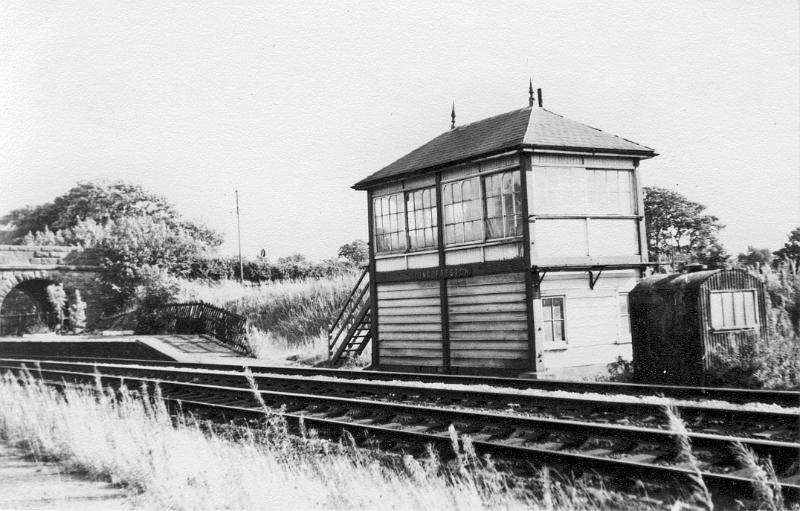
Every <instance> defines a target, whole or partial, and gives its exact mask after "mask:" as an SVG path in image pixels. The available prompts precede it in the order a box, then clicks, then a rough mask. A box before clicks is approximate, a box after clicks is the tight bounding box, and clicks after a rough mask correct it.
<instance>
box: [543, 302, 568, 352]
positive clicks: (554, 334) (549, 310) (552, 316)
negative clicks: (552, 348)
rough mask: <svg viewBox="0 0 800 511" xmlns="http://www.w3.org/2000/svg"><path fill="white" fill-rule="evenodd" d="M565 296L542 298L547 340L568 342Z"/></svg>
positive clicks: (544, 328) (544, 332) (545, 338)
mask: <svg viewBox="0 0 800 511" xmlns="http://www.w3.org/2000/svg"><path fill="white" fill-rule="evenodd" d="M565 316H566V315H565V314H564V297H563V296H552V297H548V298H542V318H543V321H542V333H543V336H544V340H545V341H546V342H566V341H567V335H566V328H564V327H565Z"/></svg>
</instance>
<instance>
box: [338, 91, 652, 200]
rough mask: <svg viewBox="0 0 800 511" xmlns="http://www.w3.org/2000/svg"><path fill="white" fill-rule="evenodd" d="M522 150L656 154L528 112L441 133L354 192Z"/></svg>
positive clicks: (551, 116)
mask: <svg viewBox="0 0 800 511" xmlns="http://www.w3.org/2000/svg"><path fill="white" fill-rule="evenodd" d="M521 147H538V148H542V149H545V148H546V149H559V150H575V151H608V152H615V153H622V154H632V155H637V156H639V157H642V158H650V157H652V156H655V151H654V150H653V149H651V148H649V147H646V146H643V145H640V144H637V143H635V142H631V141H630V140H627V139H624V138H622V137H618V136H616V135H612V134H610V133H606V132H605V131H602V130H599V129H597V128H593V127H591V126H587V125H586V124H582V123H579V122H576V121H573V120H570V119H567V118H566V117H564V116H561V115H559V114H556V113H553V112H551V111H549V110H546V109H544V108H538V107H527V108H522V109H519V110H514V111H512V112H507V113H504V114H500V115H496V116H494V117H489V118H487V119H483V120H480V121H476V122H473V123H471V124H467V125H464V126H458V127H456V128H455V129H452V130H449V131H447V132H445V133H442V134H441V135H439V136H438V137H436V138H434V139H433V140H431V141H430V142H428V143H426V144H424V145H422V146H420V147H419V148H417V149H415V150H413V151H411V152H410V153H408V154H407V155H405V156H403V157H402V158H400V159H398V160H397V161H395V162H394V163H392V164H390V165H387V166H386V167H384V168H382V169H381V170H379V171H378V172H375V173H374V174H372V175H370V176H369V177H367V178H365V179H362V180H361V181H359V182H358V183H356V184H355V185H354V186H353V188H356V189H364V188H367V187H369V186H370V185H372V184H376V183H379V182H382V181H386V180H391V179H393V178H398V177H400V176H405V175H408V174H412V173H416V172H423V171H425V170H426V169H431V168H435V167H440V166H443V165H447V164H452V163H456V162H459V161H463V160H466V159H470V158H475V157H479V156H483V155H490V154H496V153H500V152H503V151H507V150H511V149H516V148H521Z"/></svg>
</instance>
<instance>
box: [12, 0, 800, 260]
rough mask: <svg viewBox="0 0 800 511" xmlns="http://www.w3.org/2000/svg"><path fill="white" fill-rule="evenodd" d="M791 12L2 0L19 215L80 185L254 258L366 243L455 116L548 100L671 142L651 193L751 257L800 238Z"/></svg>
mask: <svg viewBox="0 0 800 511" xmlns="http://www.w3.org/2000/svg"><path fill="white" fill-rule="evenodd" d="M799 27H800V14H799V11H798V2H797V1H792V0H772V1H770V0H767V1H760V2H752V1H750V0H721V1H697V0H693V1H672V2H659V1H641V0H638V1H611V0H605V1H603V0H601V1H598V0H594V1H586V2H584V1H566V2H556V1H552V2H547V3H543V2H512V1H509V2H435V3H434V2H380V3H379V2H366V1H363V2H322V1H319V2H316V1H305V2H302V3H300V2H265V1H258V2H244V1H237V2H232V1H227V2H226V1H222V2H220V1H213V2H212V1H194V2H183V1H174V0H172V1H169V2H165V1H157V2H151V1H146V0H145V1H137V2H119V1H117V2H110V1H107V0H104V1H94V2H93V1H80V2H77V1H69V0H67V1H44V0H43V1H37V2H30V1H27V0H3V1H2V2H1V3H0V214H2V213H5V212H7V211H9V210H11V209H14V208H18V207H21V206H24V205H26V204H41V203H44V202H47V201H50V200H52V199H53V198H54V197H56V196H57V195H59V194H61V193H64V192H65V191H66V190H68V189H69V188H70V187H72V186H74V185H75V183H76V182H78V181H85V180H94V179H111V180H117V179H118V180H124V181H128V182H133V183H137V184H140V185H142V186H144V187H145V188H148V189H150V190H152V191H155V192H158V193H160V194H162V195H164V196H165V197H166V198H167V199H168V200H169V201H170V202H172V203H174V204H175V205H176V206H177V208H178V210H179V211H180V212H181V213H182V214H183V215H185V216H186V217H189V218H192V219H196V220H201V221H203V222H206V223H207V224H208V225H209V226H210V227H212V228H215V229H217V230H219V231H221V232H222V233H224V234H225V237H226V242H225V245H224V246H223V248H222V250H223V252H224V253H229V254H232V253H234V252H235V251H236V216H235V202H234V201H235V196H234V190H237V189H238V190H239V194H240V201H241V206H240V210H241V233H242V248H243V252H244V255H245V256H255V255H257V254H258V253H259V252H260V251H261V250H262V249H264V250H265V251H266V253H267V256H268V257H269V258H273V259H274V258H277V257H280V256H283V255H288V254H292V253H302V254H305V255H307V256H308V257H310V258H312V259H322V258H327V257H333V256H335V254H336V251H337V249H338V247H339V246H341V245H342V244H344V243H346V242H349V241H351V240H353V239H357V238H360V239H366V237H367V219H366V193H365V192H356V191H354V190H352V189H350V186H351V185H352V184H353V183H355V182H356V181H358V180H360V179H361V178H363V177H365V176H367V175H369V174H371V173H372V172H374V171H376V170H378V169H380V168H382V167H384V166H386V165H388V164H389V163H391V162H393V161H394V160H396V159H397V158H399V157H400V156H402V155H404V154H406V153H408V152H410V151H411V150H413V149H415V148H416V147H418V146H419V145H421V144H423V143H424V142H426V141H428V140H429V139H431V138H433V137H435V136H436V135H438V134H440V133H442V132H443V131H446V130H447V129H448V128H449V124H450V108H451V103H452V102H453V101H455V108H456V115H457V119H456V122H457V124H465V123H468V122H472V121H476V120H479V119H482V118H485V117H488V116H491V115H495V114H499V113H503V112H506V111H510V110H514V109H517V108H521V107H524V106H527V99H528V94H527V89H528V80H529V77H532V78H533V82H534V87H541V88H542V89H543V98H544V106H545V107H546V108H548V109H549V110H551V111H554V112H557V113H559V114H562V115H564V116H566V117H568V118H571V119H573V120H576V121H580V122H584V123H586V124H589V125H591V126H594V127H598V128H601V129H603V130H605V131H608V132H610V133H613V134H616V135H620V136H623V137H625V138H628V139H631V140H634V141H636V142H638V143H640V144H643V145H646V146H649V147H652V148H655V149H656V151H657V152H658V153H659V156H658V157H656V158H654V159H652V160H647V161H644V162H643V163H642V165H641V169H642V175H643V181H644V185H646V186H663V187H668V188H671V189H674V190H677V191H678V192H680V193H682V194H684V195H685V196H686V197H688V198H689V199H691V200H694V201H697V202H700V203H702V204H705V205H707V206H708V211H709V212H710V213H711V214H714V215H716V216H718V217H719V218H720V220H721V222H722V223H723V224H725V225H726V226H727V227H726V228H725V229H724V230H723V231H722V234H721V239H722V242H723V244H724V245H725V246H726V248H727V249H728V250H729V252H732V253H734V254H735V253H737V252H739V251H742V250H744V249H745V248H746V247H747V246H748V245H754V246H756V247H767V248H770V249H772V250H775V249H777V248H779V247H780V246H781V245H782V244H783V242H784V241H785V239H786V236H787V234H788V233H789V231H790V230H791V229H793V228H794V227H797V226H800V37H799V36H798V33H799V32H800V29H799Z"/></svg>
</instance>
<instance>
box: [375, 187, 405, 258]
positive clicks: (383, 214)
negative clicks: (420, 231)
mask: <svg viewBox="0 0 800 511" xmlns="http://www.w3.org/2000/svg"><path fill="white" fill-rule="evenodd" d="M373 208H374V211H373V215H374V217H375V226H374V227H375V247H376V251H377V252H378V253H387V252H397V251H403V250H405V249H406V221H405V211H404V208H403V194H400V193H396V194H393V195H387V196H385V197H378V198H377V199H375V200H374V202H373Z"/></svg>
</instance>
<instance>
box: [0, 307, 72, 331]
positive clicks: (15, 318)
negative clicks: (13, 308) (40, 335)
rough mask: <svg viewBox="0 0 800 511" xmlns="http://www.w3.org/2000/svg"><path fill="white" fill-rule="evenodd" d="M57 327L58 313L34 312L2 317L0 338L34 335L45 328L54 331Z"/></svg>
mask: <svg viewBox="0 0 800 511" xmlns="http://www.w3.org/2000/svg"><path fill="white" fill-rule="evenodd" d="M57 326H58V313H56V312H33V313H29V314H6V315H2V316H0V336H5V335H22V334H27V333H34V332H36V331H41V330H43V329H45V328H47V329H48V330H51V331H52V330H55V329H56V327H57Z"/></svg>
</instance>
